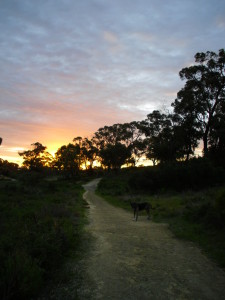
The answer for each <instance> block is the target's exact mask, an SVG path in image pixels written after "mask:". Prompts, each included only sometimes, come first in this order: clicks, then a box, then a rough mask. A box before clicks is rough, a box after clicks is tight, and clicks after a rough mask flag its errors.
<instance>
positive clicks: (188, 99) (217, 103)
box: [0, 49, 225, 175]
mask: <svg viewBox="0 0 225 300" xmlns="http://www.w3.org/2000/svg"><path fill="white" fill-rule="evenodd" d="M179 75H180V78H181V80H184V81H185V84H184V87H183V88H182V89H181V90H180V91H178V93H177V98H176V99H175V101H174V102H173V103H172V104H171V105H172V108H173V110H172V111H164V112H162V111H159V110H154V111H153V112H151V113H149V114H148V115H147V117H146V119H144V120H143V121H132V122H130V123H123V124H121V123H116V124H113V125H111V126H104V127H101V128H99V129H98V130H97V131H96V132H95V133H94V134H93V137H92V138H91V139H88V138H82V137H80V136H78V137H75V138H74V139H73V144H69V145H67V146H66V145H64V146H62V147H61V148H60V149H58V151H57V152H56V155H55V159H54V160H53V161H54V163H53V165H54V167H55V168H56V169H57V170H58V171H62V172H68V173H69V174H71V175H75V174H77V173H78V172H79V170H81V169H82V168H83V167H85V168H86V169H87V168H89V169H92V167H93V163H94V161H96V160H97V161H98V162H99V163H100V164H101V165H102V166H104V167H107V168H109V169H118V168H121V166H122V165H123V164H125V163H129V164H132V165H133V166H135V165H136V164H137V162H138V161H139V159H140V157H143V156H145V157H146V158H147V159H150V160H152V162H153V164H156V163H162V162H168V161H175V160H184V159H185V160H188V159H190V157H192V156H194V155H195V149H196V147H198V145H199V142H200V141H201V140H202V141H203V154H204V155H205V156H208V157H209V156H210V157H214V158H215V157H218V156H220V157H221V156H225V51H224V49H220V50H219V51H218V53H215V52H212V51H207V52H206V53H197V54H196V55H195V64H194V65H192V66H189V67H186V68H183V69H182V70H181V71H180V73H179ZM1 141H2V140H1V139H0V143H1ZM32 146H33V147H34V149H33V150H28V151H24V152H22V153H20V155H21V156H23V158H24V162H23V165H24V166H26V167H27V168H29V169H38V168H41V167H43V166H46V165H48V164H49V162H50V161H51V158H50V157H49V156H48V155H47V152H46V147H45V146H42V144H40V143H35V144H32Z"/></svg>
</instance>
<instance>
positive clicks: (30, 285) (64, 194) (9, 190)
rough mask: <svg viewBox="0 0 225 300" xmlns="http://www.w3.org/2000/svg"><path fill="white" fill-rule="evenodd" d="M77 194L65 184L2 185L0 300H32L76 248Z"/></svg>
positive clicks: (78, 191)
mask: <svg viewBox="0 0 225 300" xmlns="http://www.w3.org/2000/svg"><path fill="white" fill-rule="evenodd" d="M81 195H82V190H81V188H80V187H79V186H76V185H75V184H74V183H70V182H66V181H63V182H60V181H56V182H45V181H43V180H42V181H41V180H38V182H37V183H36V184H35V190H34V188H33V186H32V185H30V186H27V185H26V186H24V183H21V182H20V181H17V182H10V183H9V182H7V183H6V182H1V187H0V228H1V235H0V261H1V264H0V298H1V299H5V300H9V299H10V300H11V299H31V298H32V297H33V296H35V295H37V293H38V291H40V289H41V288H42V286H43V283H44V282H45V281H46V280H47V279H48V278H50V277H52V275H53V274H54V271H55V270H56V269H58V268H59V267H60V266H61V264H62V263H63V262H64V260H65V257H66V256H68V255H69V253H70V251H72V250H74V249H76V247H78V245H79V241H80V234H81V228H82V223H83V222H84V220H85V216H84V206H83V200H82V196H81Z"/></svg>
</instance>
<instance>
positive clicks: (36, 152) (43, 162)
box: [19, 142, 52, 171]
mask: <svg viewBox="0 0 225 300" xmlns="http://www.w3.org/2000/svg"><path fill="white" fill-rule="evenodd" d="M31 146H32V147H33V149H32V150H27V151H23V152H19V155H20V156H22V157H23V166H24V167H25V168H27V169H29V170H32V171H41V170H43V168H44V167H48V166H49V165H50V162H51V160H52V156H51V154H50V153H48V152H47V151H46V149H47V147H45V146H43V145H42V144H41V143H39V142H36V143H34V144H31Z"/></svg>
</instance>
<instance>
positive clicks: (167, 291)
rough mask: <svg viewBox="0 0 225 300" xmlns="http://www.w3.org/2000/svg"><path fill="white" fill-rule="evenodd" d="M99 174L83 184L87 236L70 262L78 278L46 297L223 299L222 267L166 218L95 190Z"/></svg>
mask: <svg viewBox="0 0 225 300" xmlns="http://www.w3.org/2000/svg"><path fill="white" fill-rule="evenodd" d="M98 181H99V180H98V179H96V180H93V181H91V182H90V183H88V184H86V185H84V188H85V190H86V192H85V194H84V199H85V200H86V201H87V202H88V203H89V206H90V209H89V221H90V222H89V225H88V226H87V227H86V231H87V236H89V242H88V245H89V246H88V247H87V249H88V250H87V251H85V255H84V258H83V260H82V261H81V262H80V264H79V265H76V266H75V267H74V268H76V270H77V269H79V270H78V271H79V272H80V274H82V275H83V276H84V278H83V280H82V282H79V283H77V282H75V281H74V282H73V280H72V281H71V284H70V286H66V287H65V286H64V287H61V288H59V289H58V290H57V289H55V291H54V293H53V297H49V298H48V299H67V300H72V299H77V298H78V299H81V300H87V299H93V300H95V299H104V300H106V299H110V300H120V299H125V300H145V299H146V300H147V299H148V300H151V299H153V300H158V299H160V300H161V299H162V300H164V299H165V300H166V299H167V300H168V299H176V300H179V299H182V300H184V299H190V300H195V299H196V300H201V299H202V300H203V299H204V300H207V299H209V300H222V299H225V272H224V271H223V270H222V269H220V268H219V267H218V266H217V265H216V264H214V263H213V262H211V261H210V260H209V259H208V258H206V256H204V255H203V253H202V252H201V250H200V249H199V248H197V247H196V246H195V245H194V244H192V243H190V242H185V241H182V240H178V239H176V238H175V237H174V236H173V234H172V233H171V232H170V230H169V229H168V226H167V224H158V223H154V222H152V221H149V220H147V216H145V215H142V216H139V219H138V221H137V222H135V221H133V214H132V211H130V212H127V211H125V210H123V209H120V208H116V207H113V206H111V205H110V204H108V203H107V202H105V201H104V200H103V199H102V198H101V197H99V196H97V195H95V193H94V191H95V188H96V186H97V183H98Z"/></svg>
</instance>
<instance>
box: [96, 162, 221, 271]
mask: <svg viewBox="0 0 225 300" xmlns="http://www.w3.org/2000/svg"><path fill="white" fill-rule="evenodd" d="M191 170H192V171H191ZM216 170H217V172H216ZM224 183H225V180H224V169H219V168H218V169H217V168H216V167H215V169H214V166H213V165H211V164H210V163H209V162H208V161H204V160H199V161H193V162H190V163H189V164H187V163H180V164H175V165H171V164H169V165H163V166H158V167H149V168H143V169H126V170H122V172H121V173H120V174H110V175H108V176H106V177H105V178H104V179H103V180H102V181H101V182H100V184H99V187H98V193H99V194H101V195H102V196H103V197H104V198H105V199H106V200H107V201H109V202H110V203H111V204H113V205H116V206H119V207H122V208H125V209H129V210H131V208H130V204H129V201H130V200H131V201H134V200H135V201H149V202H151V204H152V205H153V207H155V210H153V211H152V218H153V220H154V221H156V222H167V223H168V224H169V226H170V229H171V230H172V231H173V232H174V234H175V235H176V236H177V237H179V238H183V239H187V240H191V241H193V242H195V243H196V244H198V245H199V246H200V247H201V248H202V249H203V251H205V253H207V255H208V256H210V257H211V258H212V259H214V261H216V262H217V263H218V264H219V265H220V266H221V267H225V254H224V253H225V240H224V236H225V184H224ZM154 184H155V185H156V186H154Z"/></svg>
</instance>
